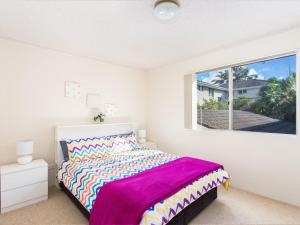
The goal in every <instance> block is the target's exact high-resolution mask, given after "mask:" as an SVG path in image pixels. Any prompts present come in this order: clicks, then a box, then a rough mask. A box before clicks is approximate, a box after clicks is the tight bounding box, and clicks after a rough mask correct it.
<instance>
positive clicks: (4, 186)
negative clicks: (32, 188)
mask: <svg viewBox="0 0 300 225" xmlns="http://www.w3.org/2000/svg"><path fill="white" fill-rule="evenodd" d="M47 180H48V167H46V166H43V167H39V168H34V169H28V170H23V171H18V172H15V173H8V174H3V175H1V191H7V190H11V189H14V188H19V187H22V186H26V185H30V184H35V183H38V182H42V181H47Z"/></svg>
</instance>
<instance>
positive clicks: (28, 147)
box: [17, 140, 33, 164]
mask: <svg viewBox="0 0 300 225" xmlns="http://www.w3.org/2000/svg"><path fill="white" fill-rule="evenodd" d="M32 153H33V141H32V140H20V141H17V156H18V159H17V161H18V163H20V164H27V163H30V162H31V161H32Z"/></svg>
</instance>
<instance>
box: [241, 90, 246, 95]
mask: <svg viewBox="0 0 300 225" xmlns="http://www.w3.org/2000/svg"><path fill="white" fill-rule="evenodd" d="M244 94H247V90H245V89H244V90H239V95H244Z"/></svg>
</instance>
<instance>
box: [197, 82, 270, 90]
mask: <svg viewBox="0 0 300 225" xmlns="http://www.w3.org/2000/svg"><path fill="white" fill-rule="evenodd" d="M266 82H267V81H266V80H258V79H251V80H239V81H233V88H234V89H237V88H250V87H261V86H264V85H265V84H266ZM197 84H198V85H199V86H204V87H209V88H214V89H218V90H223V91H228V83H224V84H221V85H219V84H210V83H207V82H203V81H200V80H198V81H197Z"/></svg>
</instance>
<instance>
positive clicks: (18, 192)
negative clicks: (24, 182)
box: [1, 181, 48, 208]
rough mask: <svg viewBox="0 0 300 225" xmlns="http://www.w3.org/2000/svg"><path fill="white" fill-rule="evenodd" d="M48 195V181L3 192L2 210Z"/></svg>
mask: <svg viewBox="0 0 300 225" xmlns="http://www.w3.org/2000/svg"><path fill="white" fill-rule="evenodd" d="M47 195H48V181H45V182H42V183H37V184H32V185H28V186H24V187H21V188H17V189H13V190H9V191H2V192H1V208H6V207H9V206H13V205H16V204H20V203H24V202H26V201H29V200H32V199H36V198H40V197H42V196H47Z"/></svg>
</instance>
